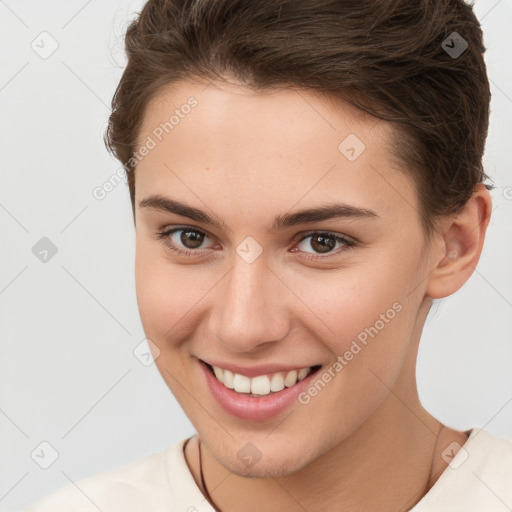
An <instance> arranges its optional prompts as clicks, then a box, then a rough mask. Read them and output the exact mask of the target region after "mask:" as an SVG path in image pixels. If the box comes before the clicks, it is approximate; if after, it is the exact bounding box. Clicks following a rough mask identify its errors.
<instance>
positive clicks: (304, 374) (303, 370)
mask: <svg viewBox="0 0 512 512" xmlns="http://www.w3.org/2000/svg"><path fill="white" fill-rule="evenodd" d="M308 373H309V368H302V370H301V371H300V372H299V374H298V375H297V380H302V379H303V378H304V377H305V376H306V375H307V374H308Z"/></svg>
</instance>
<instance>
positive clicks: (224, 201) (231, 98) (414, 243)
mask: <svg viewBox="0 0 512 512" xmlns="http://www.w3.org/2000/svg"><path fill="white" fill-rule="evenodd" d="M190 98H193V99H190ZM173 115H174V118H172V120H171V121H169V120H170V118H171V116H173ZM165 123H167V124H165ZM390 137H391V128H390V126H389V125H387V124H386V123H382V122H377V120H376V119H374V118H368V117H363V116H362V114H361V113H360V112H359V111H357V110H355V109H353V108H352V107H350V106H349V105H348V104H344V103H341V102H340V103H339V104H337V105H336V106H335V105H334V104H333V103H331V102H328V101H327V100H326V99H325V98H321V97H319V96H317V95H315V94H314V93H313V92H308V91H303V90H301V91H293V90H285V91H283V90H281V91H278V92H276V91H274V92H269V91H266V92H264V93H263V92H260V93H256V92H254V91H250V90H249V89H247V88H244V87H241V86H236V85H231V84H225V83H222V84H221V83H211V84H210V85H208V86H206V84H200V83H193V82H181V83H179V84H175V85H173V86H172V87H170V88H168V89H166V90H165V91H163V92H162V93H161V94H160V95H159V97H158V98H155V99H154V100H153V101H152V102H151V103H150V104H149V105H148V107H147V110H146V112H145V118H144V122H143V124H142V128H141V131H140V135H139V140H138V142H139V146H140V148H142V147H143V146H145V147H146V150H142V151H139V154H140V155H143V153H144V155H143V158H141V159H140V162H139V164H138V167H137V170H136V194H135V200H136V205H135V221H136V286H137V298H138V305H139V309H140V314H141V319H142V323H143V327H144V330H145V333H146V336H147V338H148V339H149V340H151V342H152V343H153V344H154V347H157V348H155V349H154V355H155V357H156V364H157V367H158V369H159V371H160V373H161V375H162V377H163V378H164V380H165V382H166V383H167V385H168V386H169V388H170V390H171V391H172V393H173V394H174V395H175V397H176V399H177V400H178V402H179V403H180V405H181V406H182V408H183V410H184V412H185V413H186V415H187V416H188V418H189V419H190V421H191V422H192V423H193V425H194V427H195V428H196V430H197V432H198V433H199V437H200V438H201V441H202V442H203V443H204V444H205V445H206V446H207V447H208V449H209V451H210V452H211V453H212V454H213V455H214V456H215V458H216V459H217V460H218V461H219V463H221V464H222V465H223V466H224V467H225V468H227V469H229V470H230V471H232V472H234V473H236V474H239V475H246V476H278V475H285V474H290V473H292V472H295V471H297V470H299V469H301V468H303V467H305V466H306V465H307V464H309V463H312V462H313V461H314V460H315V459H317V458H319V457H320V456H322V455H323V454H325V453H327V452H328V451H329V450H332V449H333V448H335V447H336V446H337V445H339V444H340V443H342V442H343V441H344V440H345V439H346V438H348V436H350V435H352V434H354V433H356V432H358V431H359V430H360V429H362V428H364V426H365V425H366V426H368V425H371V428H380V427H382V425H384V424H386V423H387V424H388V425H389V424H391V423H392V421H393V417H392V415H393V412H392V411H393V410H394V409H393V408H392V407H391V406H389V405H388V399H389V397H390V388H391V389H395V390H396V389H398V388H399V387H402V388H403V389H402V390H400V392H402V393H408V391H407V389H408V388H407V386H410V387H411V389H415V383H414V382H413V378H412V377H411V375H414V371H411V366H412V365H413V364H414V361H413V358H412V357H411V354H412V353H413V352H414V350H415V348H416V345H417V341H418V338H419V332H421V326H422V324H423V321H424V315H423V316H422V314H421V312H422V311H424V307H423V306H424V303H425V288H424V285H423V284H422V281H423V279H424V276H426V275H427V274H428V262H429V253H428V250H427V247H426V243H425V240H424V236H423V232H422V228H421V225H420V220H419V216H418V198H417V192H416V190H415V187H414V184H413V182H412V180H411V179H410V177H409V176H408V175H407V174H406V173H404V172H403V171H402V170H400V169H399V168H398V166H397V163H396V162H394V161H393V159H392V156H391V154H390V152H389V150H388V148H389V141H390ZM330 208H331V210H330ZM313 210H315V211H313ZM201 212H202V213H201ZM298 212H303V213H302V214H300V215H298ZM203 362H207V363H210V364H215V365H216V366H219V367H221V368H223V369H224V370H226V369H227V370H229V369H231V370H232V373H238V374H239V375H241V376H243V377H240V376H239V377H237V376H236V375H235V376H234V384H230V377H229V376H226V375H228V374H227V373H226V372H224V373H223V377H222V378H224V379H225V381H226V385H224V384H221V383H220V382H218V381H217V379H216V378H215V377H214V376H213V373H212V372H211V371H210V370H209V369H208V367H207V366H206V365H205V364H204V363H203ZM311 367H313V369H316V368H317V367H320V368H319V369H318V370H316V371H315V372H314V373H313V372H312V371H310V373H309V374H308V375H307V376H306V377H305V378H303V379H302V380H299V381H297V383H295V379H293V371H292V370H293V369H294V368H295V369H297V370H298V369H302V368H311ZM236 370H238V371H236ZM279 370H282V372H280V371H279ZM290 371H291V372H292V376H291V377H288V378H289V380H288V384H290V386H289V387H287V384H286V383H285V387H284V389H283V390H282V391H272V393H270V394H269V395H264V394H261V395H257V396H249V395H248V394H247V393H243V392H238V391H235V390H233V389H228V388H229V387H230V386H232V385H235V389H236V388H238V389H239V391H240V390H241V391H243V390H244V389H246V390H247V389H248V388H244V386H246V385H247V382H249V386H251V385H252V386H253V387H252V388H251V389H252V390H253V391H255V393H256V394H257V393H265V392H268V385H269V384H268V383H270V384H272V382H273V387H274V389H279V388H280V387H281V386H282V385H283V380H285V379H286V377H287V376H288V373H289V372H290ZM276 373H278V374H281V375H282V379H281V380H280V377H275V374H276ZM302 373H304V372H302ZM219 375H220V372H219ZM261 375H268V376H269V377H268V383H267V380H265V377H263V378H258V379H253V380H252V381H250V380H248V379H247V377H256V376H261ZM301 377H302V376H301ZM294 383H295V384H294ZM383 383H387V385H383ZM259 386H261V387H259ZM377 419H378V421H377ZM378 425H380V427H379V426H378ZM244 455H249V459H251V458H252V460H253V461H256V462H255V463H252V464H248V463H247V460H249V459H247V457H244Z"/></svg>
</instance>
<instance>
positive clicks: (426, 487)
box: [197, 423, 444, 512]
mask: <svg viewBox="0 0 512 512" xmlns="http://www.w3.org/2000/svg"><path fill="white" fill-rule="evenodd" d="M443 429H444V425H443V424H442V423H440V424H439V430H438V431H437V437H436V443H435V445H434V449H433V450H432V461H431V462H430V470H429V472H428V480H427V484H426V486H425V488H424V490H423V493H422V496H421V498H420V501H421V499H423V496H425V494H426V493H427V492H428V491H429V490H430V481H431V480H432V477H433V475H432V470H433V469H434V458H435V454H436V448H437V445H438V443H439V435H440V434H441V432H442V430H443ZM197 441H198V443H199V473H200V476H201V485H202V486H203V489H204V492H205V495H206V499H207V500H208V502H209V503H210V505H211V506H212V507H213V508H214V510H215V512H222V511H221V510H220V508H218V507H217V505H215V503H214V501H213V499H212V497H211V496H210V493H209V492H208V489H207V487H206V482H205V481H204V474H203V461H202V457H201V439H199V438H198V440H197Z"/></svg>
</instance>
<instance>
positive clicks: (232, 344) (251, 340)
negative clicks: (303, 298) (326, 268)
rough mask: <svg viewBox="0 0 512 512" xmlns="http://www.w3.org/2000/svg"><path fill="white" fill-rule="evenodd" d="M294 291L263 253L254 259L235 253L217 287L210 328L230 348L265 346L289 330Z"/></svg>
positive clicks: (243, 350)
mask: <svg viewBox="0 0 512 512" xmlns="http://www.w3.org/2000/svg"><path fill="white" fill-rule="evenodd" d="M286 294H288V295H291V293H290V291H289V290H288V289H287V288H286V286H285V285H284V284H283V283H282V281H281V280H280V279H279V278H278V276H277V275H276V272H275V271H274V270H273V269H271V268H269V266H268V264H267V260H266V258H264V257H263V255H260V256H259V257H258V258H257V259H256V260H255V261H253V262H252V263H248V262H246V261H244V259H242V258H241V257H239V256H238V255H235V258H234V262H233V267H232V269H231V270H230V271H228V273H227V274H226V275H225V276H224V278H223V279H222V280H221V282H219V283H218V285H217V286H216V287H215V293H214V296H213V297H212V299H213V301H214V305H213V306H212V311H211V315H210V319H209V320H210V323H209V328H210V332H212V333H213V334H214V335H215V336H216V337H215V339H217V340H218V341H219V342H220V343H221V344H223V345H224V346H225V347H224V348H225V349H226V350H229V352H239V353H251V352H255V351H260V350H263V349H264V347H266V346H269V344H271V343H275V342H276V341H279V340H281V339H283V338H285V336H286V334H287V333H288V331H289V322H290V320H289V310H288V308H287V306H288V305H289V300H290V299H289V297H288V298H287V297H286Z"/></svg>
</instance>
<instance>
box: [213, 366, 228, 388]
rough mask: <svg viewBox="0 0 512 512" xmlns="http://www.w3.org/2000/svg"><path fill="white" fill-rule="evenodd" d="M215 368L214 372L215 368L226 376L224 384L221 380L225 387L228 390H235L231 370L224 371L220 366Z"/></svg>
mask: <svg viewBox="0 0 512 512" xmlns="http://www.w3.org/2000/svg"><path fill="white" fill-rule="evenodd" d="M213 368H214V371H215V368H218V369H219V370H220V371H221V372H222V373H223V374H224V382H222V380H220V379H219V380H220V381H221V382H222V383H223V384H224V386H226V387H227V388H228V389H233V373H232V372H230V371H229V370H223V369H222V368H219V367H218V366H214V367H213Z"/></svg>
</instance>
